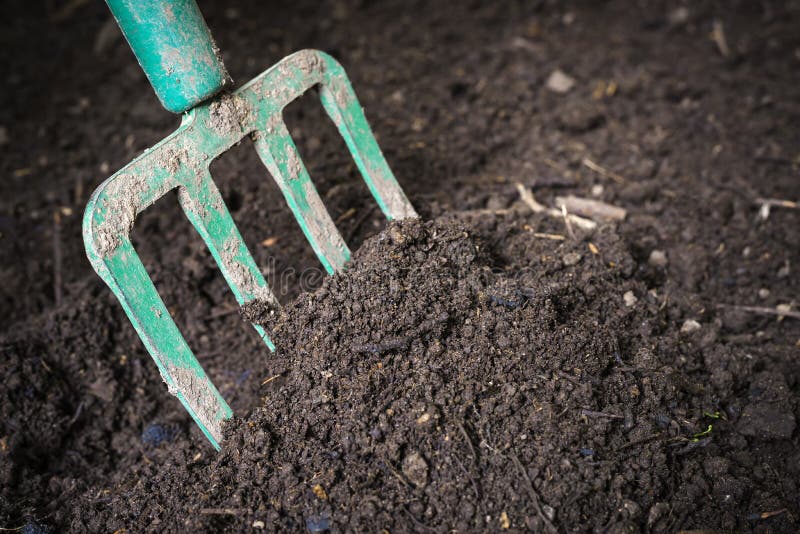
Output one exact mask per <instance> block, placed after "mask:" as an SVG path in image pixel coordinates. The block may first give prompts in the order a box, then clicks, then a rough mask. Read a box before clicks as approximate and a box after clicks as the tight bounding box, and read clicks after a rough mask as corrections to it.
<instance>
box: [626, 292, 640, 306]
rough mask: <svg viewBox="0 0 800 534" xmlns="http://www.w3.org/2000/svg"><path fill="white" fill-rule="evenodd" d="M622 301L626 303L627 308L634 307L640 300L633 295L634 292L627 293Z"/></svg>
mask: <svg viewBox="0 0 800 534" xmlns="http://www.w3.org/2000/svg"><path fill="white" fill-rule="evenodd" d="M622 300H624V301H625V306H629V307H630V306H633V305H634V304H636V302H637V301H638V300H639V299H637V298H636V295H634V294H633V291H626V292H625V294H624V295H622Z"/></svg>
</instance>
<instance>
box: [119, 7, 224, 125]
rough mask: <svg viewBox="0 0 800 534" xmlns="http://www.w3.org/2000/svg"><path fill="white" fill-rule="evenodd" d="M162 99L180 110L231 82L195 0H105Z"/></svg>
mask: <svg viewBox="0 0 800 534" xmlns="http://www.w3.org/2000/svg"><path fill="white" fill-rule="evenodd" d="M106 3H108V7H109V8H110V9H111V12H112V13H113V15H114V18H115V19H116V20H117V23H118V24H119V27H120V28H121V29H122V33H123V34H124V35H125V38H126V39H127V40H128V43H129V44H130V45H131V48H132V49H133V53H134V54H135V55H136V59H138V60H139V64H140V65H141V66H142V70H144V72H145V74H146V75H147V78H148V79H149V80H150V84H151V85H152V86H153V89H155V91H156V94H157V95H158V98H159V99H160V100H161V103H162V104H163V105H164V107H165V108H167V109H168V110H169V111H172V112H174V113H181V112H183V111H186V110H188V109H190V108H193V107H194V106H196V105H197V104H199V103H200V102H202V101H204V100H206V99H208V98H210V97H211V96H213V95H215V94H216V93H218V92H219V91H220V90H221V89H222V88H223V87H224V86H225V85H226V83H228V82H229V81H230V77H229V76H228V73H227V71H226V70H225V66H224V65H223V64H222V60H221V59H220V57H219V51H218V50H217V47H216V45H215V44H214V40H213V39H212V37H211V33H210V32H209V30H208V26H206V23H205V21H204V20H203V16H202V15H201V14H200V9H199V8H198V7H197V2H195V0H146V1H142V0H106Z"/></svg>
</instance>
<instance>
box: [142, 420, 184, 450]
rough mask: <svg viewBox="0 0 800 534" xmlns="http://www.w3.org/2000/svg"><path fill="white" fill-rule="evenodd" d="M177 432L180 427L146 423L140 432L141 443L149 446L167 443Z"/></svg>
mask: <svg viewBox="0 0 800 534" xmlns="http://www.w3.org/2000/svg"><path fill="white" fill-rule="evenodd" d="M179 433H180V429H178V427H175V426H165V425H160V424H158V423H153V424H151V425H148V427H147V428H145V429H144V432H142V443H144V444H145V445H150V446H151V447H158V446H159V445H161V444H162V443H165V442H166V443H169V442H170V441H172V440H174V439H175V438H176V437H177V436H178V434H179Z"/></svg>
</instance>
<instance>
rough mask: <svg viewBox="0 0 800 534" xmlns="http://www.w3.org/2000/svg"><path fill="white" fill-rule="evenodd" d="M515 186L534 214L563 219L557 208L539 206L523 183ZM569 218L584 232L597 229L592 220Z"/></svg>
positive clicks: (571, 216) (570, 215) (576, 217)
mask: <svg viewBox="0 0 800 534" xmlns="http://www.w3.org/2000/svg"><path fill="white" fill-rule="evenodd" d="M515 186H516V188H517V191H518V192H519V198H520V200H522V202H524V203H525V205H526V206H528V207H529V208H530V209H531V211H533V212H534V213H544V214H546V215H549V216H550V217H557V218H559V219H560V218H562V217H563V214H562V213H561V211H560V210H557V209H555V208H548V207H547V206H544V205H542V204H539V202H538V201H537V200H536V198H535V197H534V196H533V193H532V192H531V191H530V189H528V188H527V187H525V186H524V185H522V184H521V183H519V182H518V183H516V184H515ZM567 218H568V219H569V222H570V223H571V224H574V225H575V226H577V227H578V228H580V229H582V230H587V231H592V230H595V229H596V228H597V223H596V222H594V221H593V220H591V219H585V218H583V217H579V216H577V215H573V214H568V215H567Z"/></svg>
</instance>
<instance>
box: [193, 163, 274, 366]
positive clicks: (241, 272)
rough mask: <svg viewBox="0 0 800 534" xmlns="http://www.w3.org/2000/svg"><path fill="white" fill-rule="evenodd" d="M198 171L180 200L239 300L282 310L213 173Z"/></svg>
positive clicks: (263, 336) (266, 339) (263, 334)
mask: <svg viewBox="0 0 800 534" xmlns="http://www.w3.org/2000/svg"><path fill="white" fill-rule="evenodd" d="M196 172H197V180H187V181H185V182H184V184H183V185H182V186H181V187H180V188H179V189H178V200H179V201H180V204H181V207H182V208H183V211H184V213H185V214H186V216H187V217H188V218H189V221H190V222H191V223H192V225H193V226H194V227H195V229H196V230H197V232H198V233H199V234H200V236H201V237H202V238H203V241H205V243H206V246H207V247H208V249H209V250H210V251H211V255H212V256H213V257H214V260H215V261H216V262H217V266H218V267H219V269H220V271H222V275H223V276H224V277H225V280H226V281H227V282H228V286H230V288H231V291H232V292H233V294H234V297H235V298H236V301H237V302H238V303H239V304H240V305H242V304H246V303H248V302H251V301H253V300H258V301H260V302H265V303H268V304H271V305H272V306H274V307H276V308H277V307H279V305H278V301H277V300H276V299H275V296H274V295H273V294H272V291H271V290H270V289H269V286H268V285H267V282H266V280H265V279H264V276H263V275H262V274H261V270H260V269H259V268H258V265H256V262H255V260H254V259H253V256H252V255H251V254H250V251H249V250H248V249H247V245H246V244H245V242H244V239H242V235H241V234H240V233H239V229H238V227H237V226H236V223H235V222H234V220H233V217H231V214H230V212H229V211H228V208H227V207H226V206H225V202H224V200H223V199H222V195H221V194H220V192H219V189H218V188H217V186H216V184H215V183H214V181H213V179H212V178H211V173H210V172H209V171H208V169H207V168H200V169H198V170H197V171H196ZM252 325H253V328H255V330H256V331H257V332H258V334H259V336H261V339H263V340H264V343H265V344H266V345H267V347H269V349H270V350H273V351H274V350H275V345H274V344H273V343H272V340H271V339H270V338H269V336H268V335H267V333H266V332H265V331H264V329H263V328H262V327H261V326H259V325H257V324H255V323H252Z"/></svg>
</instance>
